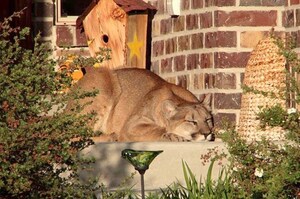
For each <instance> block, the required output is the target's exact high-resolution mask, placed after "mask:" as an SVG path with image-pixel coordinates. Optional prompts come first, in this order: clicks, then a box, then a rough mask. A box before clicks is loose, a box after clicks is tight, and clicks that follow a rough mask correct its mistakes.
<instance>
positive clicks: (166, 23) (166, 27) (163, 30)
mask: <svg viewBox="0 0 300 199" xmlns="http://www.w3.org/2000/svg"><path fill="white" fill-rule="evenodd" d="M171 31H172V19H171V18H168V19H163V20H161V21H160V34H168V33H171Z"/></svg>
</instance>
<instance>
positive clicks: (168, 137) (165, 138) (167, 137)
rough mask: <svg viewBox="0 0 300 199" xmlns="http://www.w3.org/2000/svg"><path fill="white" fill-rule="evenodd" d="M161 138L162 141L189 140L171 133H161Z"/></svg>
mask: <svg viewBox="0 0 300 199" xmlns="http://www.w3.org/2000/svg"><path fill="white" fill-rule="evenodd" d="M162 139H163V141H172V142H190V140H188V139H186V138H184V137H181V136H178V135H176V134H172V133H165V134H163V135H162Z"/></svg>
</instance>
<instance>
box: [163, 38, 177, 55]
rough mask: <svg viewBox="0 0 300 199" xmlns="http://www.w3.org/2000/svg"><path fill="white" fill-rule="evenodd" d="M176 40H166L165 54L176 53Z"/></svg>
mask: <svg viewBox="0 0 300 199" xmlns="http://www.w3.org/2000/svg"><path fill="white" fill-rule="evenodd" d="M176 46H177V42H176V38H171V39H167V40H166V41H165V48H166V54H171V53H174V52H176Z"/></svg>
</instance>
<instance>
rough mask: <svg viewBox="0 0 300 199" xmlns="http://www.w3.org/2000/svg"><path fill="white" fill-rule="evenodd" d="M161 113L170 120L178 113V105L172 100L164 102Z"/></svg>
mask: <svg viewBox="0 0 300 199" xmlns="http://www.w3.org/2000/svg"><path fill="white" fill-rule="evenodd" d="M161 111H162V114H163V115H164V116H165V117H166V118H170V117H172V116H173V115H175V113H176V104H175V103H174V102H173V101H171V100H165V101H163V102H162V107H161Z"/></svg>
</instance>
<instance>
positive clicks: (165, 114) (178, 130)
mask: <svg viewBox="0 0 300 199" xmlns="http://www.w3.org/2000/svg"><path fill="white" fill-rule="evenodd" d="M85 70H86V74H85V75H84V77H83V78H82V79H81V80H79V81H78V82H77V83H76V84H75V86H74V89H76V88H81V89H84V90H93V89H98V90H99V94H98V95H97V96H96V97H94V98H85V99H83V100H82V102H87V101H92V103H91V104H90V105H88V106H86V107H85V108H84V109H83V112H84V113H88V112H91V111H95V112H96V113H97V120H96V121H95V123H93V124H92V127H93V129H94V130H95V131H96V130H99V131H101V132H103V134H102V135H101V136H100V137H95V138H93V140H94V141H96V142H97V141H120V142H127V141H130V142H131V141H198V140H202V139H203V135H204V138H206V139H207V140H214V136H213V134H212V127H213V125H212V116H211V114H210V107H209V104H210V99H209V98H208V97H206V98H205V99H204V100H203V101H202V102H200V101H199V100H198V99H197V98H196V97H195V96H194V95H193V94H192V93H191V92H189V91H187V90H186V89H183V88H182V87H180V86H177V85H174V84H170V83H168V82H166V81H165V80H163V79H162V78H160V77H159V76H157V75H156V74H154V73H152V72H150V71H148V70H145V69H136V68H124V69H116V70H109V69H106V68H93V67H87V68H86V69H85ZM73 106H74V103H73V102H70V103H69V104H68V105H67V110H70V109H71V108H72V107H73ZM201 135H202V136H201Z"/></svg>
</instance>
